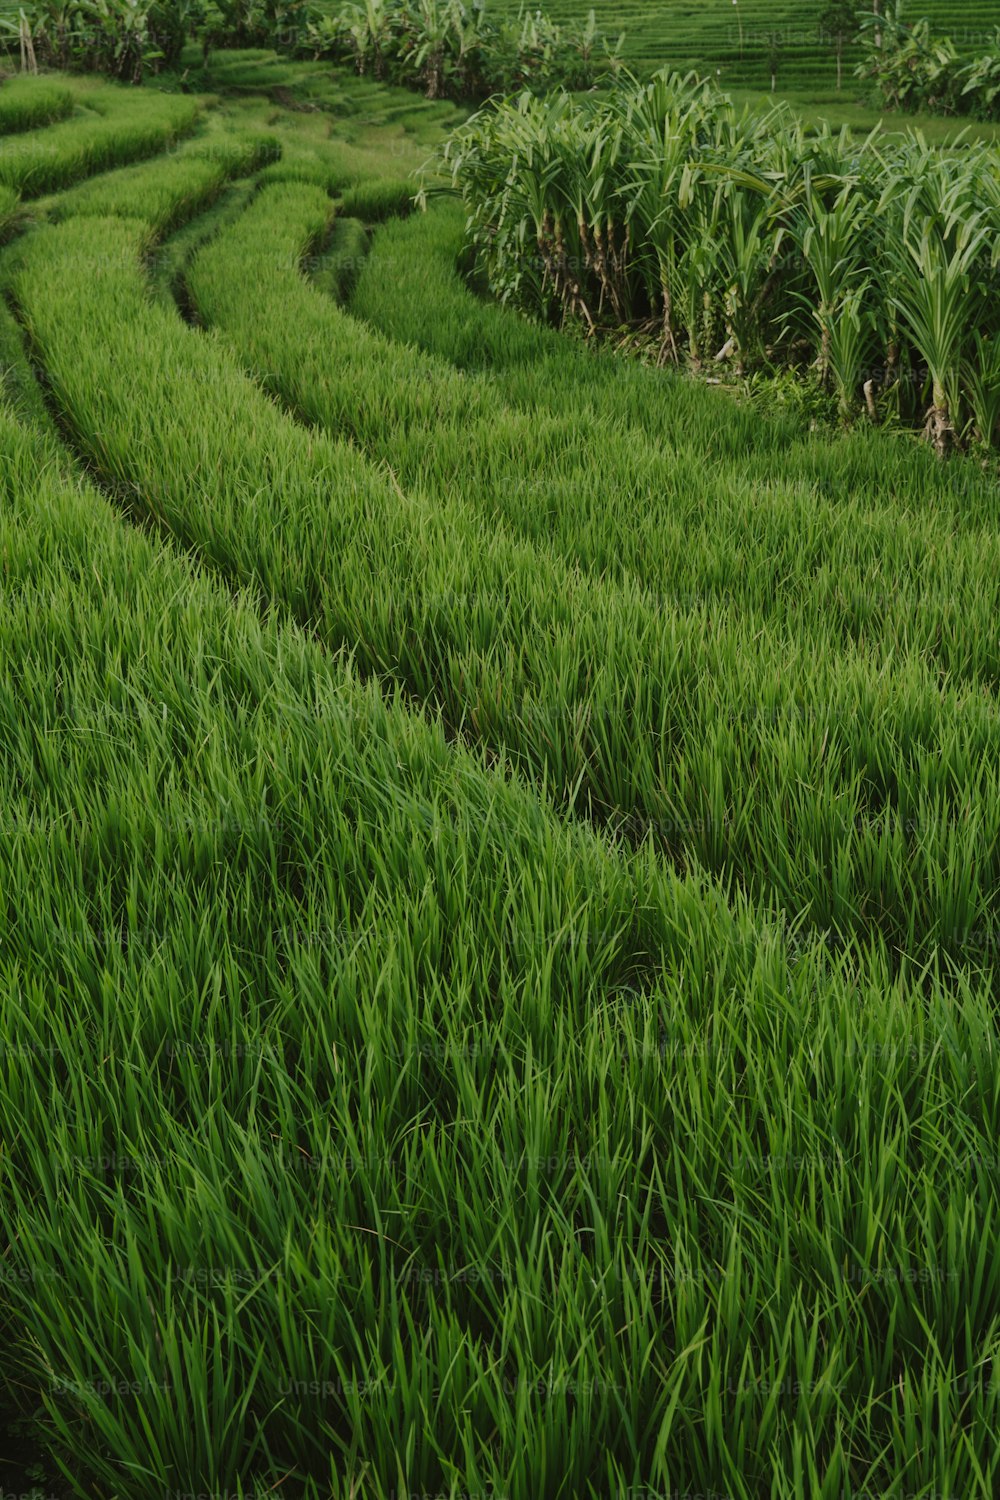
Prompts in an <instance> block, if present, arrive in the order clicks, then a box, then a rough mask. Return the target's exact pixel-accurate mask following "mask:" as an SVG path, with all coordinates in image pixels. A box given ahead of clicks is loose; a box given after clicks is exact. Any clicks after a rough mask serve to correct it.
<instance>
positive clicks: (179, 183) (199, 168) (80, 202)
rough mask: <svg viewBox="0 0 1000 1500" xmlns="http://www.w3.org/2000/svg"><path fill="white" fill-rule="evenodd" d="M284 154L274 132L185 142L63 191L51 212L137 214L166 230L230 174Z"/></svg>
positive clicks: (208, 198) (199, 206) (203, 203)
mask: <svg viewBox="0 0 1000 1500" xmlns="http://www.w3.org/2000/svg"><path fill="white" fill-rule="evenodd" d="M280 153H281V147H280V145H279V144H278V142H277V140H276V139H275V138H274V137H273V136H270V137H269V136H260V135H249V134H247V135H233V136H228V137H227V136H220V137H219V138H218V139H213V140H208V141H203V140H195V141H190V142H185V143H184V145H183V146H181V147H180V148H179V149H178V150H177V151H175V152H171V153H170V154H169V155H167V156H165V157H163V158H162V159H161V160H159V161H156V162H151V163H145V162H144V163H142V164H141V165H139V166H135V167H126V168H124V169H122V170H119V171H115V172H108V173H104V174H102V175H101V176H99V177H94V178H91V179H90V181H88V182H85V183H82V184H81V185H80V186H79V187H76V188H71V189H70V191H69V192H67V193H61V194H60V195H59V196H58V198H56V199H54V200H53V202H52V204H51V206H50V208H49V213H50V216H51V217H52V218H53V219H55V220H60V219H68V218H75V217H79V216H81V215H84V214H92V215H96V216H99V217H106V216H108V215H111V214H114V215H116V216H119V217H122V218H139V219H143V220H144V221H145V222H146V223H148V224H149V225H151V226H152V227H153V228H154V229H155V230H156V231H157V232H158V233H163V232H166V231H167V230H168V229H170V228H173V227H174V226H176V225H178V224H180V223H182V222H186V221H187V220H189V219H191V218H192V217H193V216H194V215H195V214H197V213H199V212H201V211H202V210H203V209H205V208H206V207H207V206H208V205H209V203H211V202H212V200H213V199H214V198H215V197H216V196H217V195H218V193H219V191H220V189H221V188H222V187H223V185H224V184H225V183H226V182H228V181H229V180H230V179H231V178H233V177H244V176H247V175H248V174H250V173H252V172H256V171H257V170H258V169H259V168H260V167H263V166H264V165H265V164H266V163H268V162H271V161H274V160H275V159H276V158H277V157H278V156H279V155H280Z"/></svg>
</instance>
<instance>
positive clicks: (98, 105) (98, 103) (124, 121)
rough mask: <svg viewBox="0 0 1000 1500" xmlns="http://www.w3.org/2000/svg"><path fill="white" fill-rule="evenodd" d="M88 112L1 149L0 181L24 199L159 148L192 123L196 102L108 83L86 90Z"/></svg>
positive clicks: (26, 133) (62, 186) (61, 186)
mask: <svg viewBox="0 0 1000 1500" xmlns="http://www.w3.org/2000/svg"><path fill="white" fill-rule="evenodd" d="M86 100H87V104H88V106H89V107H90V111H91V113H90V116H89V117H87V116H83V117H80V118H76V119H73V120H66V121H65V122H63V123H62V124H58V125H52V126H49V127H48V128H47V129H43V130H31V131H26V132H25V133H24V134H22V135H19V136H17V137H16V138H15V139H13V140H11V141H7V142H5V144H4V146H3V148H2V150H0V185H3V186H6V187H11V188H16V189H18V191H19V192H20V193H21V194H22V195H23V196H24V197H26V198H33V197H38V196H39V195H40V194H42V193H52V192H56V191H58V190H59V189H60V188H64V187H69V186H71V185H72V184H73V183H74V182H76V180H77V179H78V178H80V177H89V176H90V175H91V173H93V172H100V171H104V170H105V169H107V168H109V167H114V166H120V165H122V164H123V163H125V162H130V161H135V160H136V159H137V158H138V157H142V156H150V155H152V154H153V153H154V152H156V151H163V150H165V149H166V147H168V146H169V145H170V144H171V143H172V142H173V141H175V140H177V139H178V138H179V137H180V136H182V135H183V134H185V132H187V131H189V130H191V129H192V128H193V127H194V124H195V121H196V120H197V118H198V114H199V110H200V106H199V104H198V103H197V101H196V100H193V99H189V98H184V97H183V96H181V95H171V94H154V93H141V94H134V93H130V92H129V91H128V90H127V89H113V88H111V87H110V86H109V87H106V88H102V89H95V90H93V91H92V92H90V93H89V94H87V95H86Z"/></svg>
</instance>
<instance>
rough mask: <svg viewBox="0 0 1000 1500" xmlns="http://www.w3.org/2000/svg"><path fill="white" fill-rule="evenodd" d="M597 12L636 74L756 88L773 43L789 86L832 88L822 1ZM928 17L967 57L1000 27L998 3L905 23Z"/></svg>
mask: <svg viewBox="0 0 1000 1500" xmlns="http://www.w3.org/2000/svg"><path fill="white" fill-rule="evenodd" d="M493 4H494V5H495V8H496V9H497V11H498V12H500V13H503V12H505V11H506V12H508V13H510V14H514V15H516V14H517V11H518V8H519V0H493ZM590 8H591V7H590V5H589V4H587V5H583V4H581V3H580V0H550V3H549V4H548V5H547V7H546V13H547V14H549V15H551V16H552V18H553V19H554V20H563V21H567V22H576V21H578V19H579V17H580V15H581V14H582V13H583V12H584V11H586V10H589V9H590ZM864 8H865V7H864V6H860V5H859V6H858V9H864ZM868 8H869V9H870V8H871V7H870V6H869V7H868ZM593 9H594V12H595V14H596V16H597V19H598V20H599V22H600V23H601V25H602V27H603V28H604V30H605V31H606V32H608V33H609V34H610V35H612V36H615V35H617V34H618V33H619V32H621V31H624V32H625V38H626V42H625V57H626V59H627V60H628V62H629V64H630V66H632V67H633V68H635V69H636V70H637V71H639V72H647V71H651V70H652V69H653V68H656V67H662V66H663V65H664V64H665V63H667V64H669V65H670V66H672V67H676V68H679V69H681V70H687V69H689V68H695V69H697V70H698V71H699V72H701V73H711V74H714V73H715V71H716V70H717V69H718V70H719V71H720V72H721V74H722V81H723V83H724V84H725V85H726V86H727V87H729V86H732V87H736V86H738V85H745V86H759V85H761V84H766V83H767V82H768V81H769V79H770V57H771V52H772V49H773V48H774V46H775V45H776V46H777V50H778V57H779V66H778V76H779V80H780V81H781V82H782V84H783V87H784V88H786V89H794V90H796V91H805V90H809V89H810V88H813V87H815V86H817V85H821V86H823V87H828V86H829V85H830V83H831V82H832V81H833V80H834V78H835V75H836V63H835V56H834V48H833V46H832V44H831V43H830V42H829V41H828V40H822V39H821V36H820V17H821V15H822V14H823V11H824V10H825V9H826V4H825V0H703V3H702V4H697V3H693V0H652V3H646V0H593ZM924 16H926V17H927V18H928V19H929V20H930V21H931V23H932V25H933V27H934V29H935V31H937V32H942V33H944V34H946V35H950V36H951V37H952V38H953V39H954V41H955V45H956V46H957V47H958V48H959V50H960V51H962V52H968V53H970V54H974V53H977V52H984V51H985V50H986V49H987V47H988V46H989V44H990V42H991V41H992V39H993V37H994V35H995V33H996V28H997V26H998V25H1000V7H998V6H997V4H996V0H962V3H956V0H908V3H907V4H906V6H905V13H904V19H906V20H907V21H910V22H912V21H915V20H920V19H921V18H922V17H924ZM844 57H845V63H846V64H847V67H848V76H849V74H850V63H851V62H852V61H853V60H854V57H855V53H854V51H853V49H852V48H850V47H848V48H846V49H845V53H844Z"/></svg>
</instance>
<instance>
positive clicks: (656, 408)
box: [350, 199, 998, 535]
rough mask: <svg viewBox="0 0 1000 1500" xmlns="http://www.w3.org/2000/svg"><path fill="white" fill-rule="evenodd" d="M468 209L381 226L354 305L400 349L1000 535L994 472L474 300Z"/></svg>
mask: <svg viewBox="0 0 1000 1500" xmlns="http://www.w3.org/2000/svg"><path fill="white" fill-rule="evenodd" d="M464 222H465V216H464V213H463V211H462V210H461V208H460V207H459V205H458V204H456V203H454V202H453V201H450V200H448V199H444V200H441V199H437V200H435V201H434V202H433V204H432V207H431V210H430V211H429V212H428V213H425V214H414V215H412V216H411V217H409V218H407V219H405V220H394V221H392V222H390V223H388V224H385V225H383V226H380V227H379V229H378V231H377V233H376V234H375V236H374V238H373V241H372V246H371V251H370V254H369V255H368V256H367V257H366V258H365V259H364V260H363V261H362V262H361V263H360V267H359V275H358V278H357V283H356V287H355V289H354V291H353V293H352V296H351V300H350V311H351V313H352V314H353V315H354V316H355V317H357V318H360V319H361V320H362V321H364V322H365V323H367V324H368V325H369V326H370V327H372V328H373V329H376V330H378V331H379V332H381V333H383V334H385V335H386V337H387V338H389V339H390V340H392V341H393V342H394V343H399V344H406V345H412V346H414V347H416V348H418V349H422V350H425V351H426V352H427V353H429V354H434V355H436V356H437V357H438V358H439V359H442V360H445V361H447V362H448V363H449V364H451V365H453V366H454V367H455V368H457V369H459V370H461V371H464V372H465V373H467V374H469V375H481V376H484V377H485V378H486V379H488V380H489V382H490V383H491V385H492V386H493V387H494V388H495V389H496V390H497V392H498V393H499V394H500V396H502V398H503V400H505V401H506V402H508V403H509V404H510V405H513V406H517V407H518V408H521V409H523V410H525V411H529V412H531V411H535V412H537V411H544V412H546V413H551V414H553V415H559V416H562V417H564V418H566V419H570V418H572V417H574V416H576V415H577V414H578V413H584V412H586V413H588V414H589V413H593V414H594V415H597V416H602V417H604V418H605V419H606V420H608V421H609V422H612V423H615V424H618V425H620V426H623V427H625V428H627V429H628V430H630V431H631V432H633V433H641V434H643V435H644V436H645V438H646V439H647V440H648V441H649V442H651V443H653V444H654V445H656V446H657V447H659V448H661V449H664V450H665V451H666V452H667V453H669V454H671V455H673V456H675V457H678V458H691V457H692V456H700V458H701V462H702V466H703V467H704V468H710V469H711V471H712V473H713V475H714V474H715V472H716V469H717V466H718V465H719V464H720V463H727V464H730V465H731V472H730V474H728V475H723V476H720V477H723V478H726V479H729V478H733V479H734V480H736V481H739V480H745V481H747V482H753V483H755V484H758V485H761V486H764V487H768V486H770V485H773V484H774V482H775V481H776V479H779V478H780V479H781V480H785V481H788V482H789V483H794V484H796V485H803V486H809V487H810V489H811V492H812V495H811V498H812V499H813V501H814V502H815V503H816V504H817V505H822V504H823V503H824V502H825V501H830V500H836V502H837V504H838V506H843V505H844V504H850V503H851V502H852V501H853V500H854V499H858V500H860V501H862V502H863V503H864V505H865V506H866V507H867V508H871V509H875V508H877V507H879V506H885V504H886V502H887V500H888V501H889V502H891V504H892V506H893V507H894V508H895V510H896V512H897V513H898V514H899V515H900V517H901V518H902V516H903V515H904V514H905V517H906V521H907V525H912V524H917V525H919V524H920V522H921V520H922V519H924V518H926V517H927V516H928V514H930V515H932V516H933V517H934V518H936V519H939V520H940V521H941V522H942V524H946V525H947V526H949V527H966V526H968V527H974V528H977V529H981V530H982V531H983V532H988V533H989V534H991V535H992V534H993V533H994V532H995V530H996V521H997V516H998V504H997V489H996V484H995V481H994V479H993V476H992V474H990V473H989V472H988V471H981V470H978V469H977V468H976V466H975V465H971V464H964V465H955V466H951V467H949V466H948V465H942V464H939V463H936V462H935V461H934V460H933V458H932V456H931V454H930V453H929V452H928V451H927V449H926V448H922V447H921V446H919V445H917V444H914V443H912V442H908V441H900V440H899V437H898V435H887V434H886V433H883V432H881V431H877V430H876V431H869V430H866V429H865V428H863V427H858V428H854V429H852V430H851V431H849V432H847V433H837V434H834V435H826V434H824V433H822V432H820V433H814V432H811V431H808V432H807V431H804V430H803V422H802V420H801V418H798V419H797V418H796V417H795V415H794V412H790V413H788V414H786V415H782V414H781V413H780V409H779V410H778V411H777V412H775V411H770V412H768V413H767V414H766V415H764V414H762V412H761V411H760V409H759V408H758V407H756V406H754V405H751V403H749V402H747V401H734V400H733V399H732V398H730V397H729V396H727V395H725V394H724V393H721V392H716V391H713V390H712V389H711V388H709V389H706V388H705V386H704V385H702V384H701V383H699V382H697V381H689V380H675V379H671V378H666V377H665V375H664V372H663V371H662V370H659V369H655V368H651V367H650V366H649V365H647V364H644V363H642V362H640V361H638V360H632V359H629V360H622V359H620V358H617V357H613V356H612V355H609V354H605V353H603V352H598V353H596V354H595V353H594V352H593V351H592V349H591V348H590V347H589V346H586V345H584V346H581V345H580V344H579V343H577V342H576V341H574V340H570V339H568V338H567V336H566V335H565V334H563V333H560V332H557V331H556V330H555V329H553V328H548V327H545V326H543V325H540V324H538V323H535V322H532V321H530V320H529V319H527V318H524V317H519V316H516V315H514V316H512V315H511V311H510V310H509V309H507V308H505V307H503V306H502V305H500V304H498V303H496V302H494V301H491V300H488V299H485V298H481V297H478V296H476V295H475V293H474V292H473V291H472V290H471V289H470V287H469V285H468V283H467V282H466V281H465V280H464V278H463V277H462V275H461V274H460V272H459V269H458V263H459V260H460V258H461V256H462V252H463V241H464V235H463V226H464Z"/></svg>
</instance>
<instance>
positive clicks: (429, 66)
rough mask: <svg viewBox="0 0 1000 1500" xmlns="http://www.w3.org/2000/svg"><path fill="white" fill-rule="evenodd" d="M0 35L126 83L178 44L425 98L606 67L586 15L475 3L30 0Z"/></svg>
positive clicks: (610, 62)
mask: <svg viewBox="0 0 1000 1500" xmlns="http://www.w3.org/2000/svg"><path fill="white" fill-rule="evenodd" d="M7 29H8V32H15V33H16V35H17V36H18V38H19V39H20V44H21V56H22V62H23V63H24V64H25V65H26V66H30V67H37V66H38V65H50V66H54V67H59V68H80V69H85V70H87V71H93V72H102V73H106V74H108V75H109V76H110V77H113V78H116V79H121V80H123V81H125V82H131V83H138V82H141V80H142V78H143V76H144V74H146V73H150V72H152V73H156V72H160V71H162V70H163V69H165V68H172V67H175V66H176V65H177V63H178V61H179V59H180V56H181V52H182V50H183V47H184V44H185V42H186V41H187V40H189V39H191V38H194V37H200V38H201V39H202V41H203V43H204V46H205V47H206V48H208V47H237V48H245V47H258V46H276V47H280V48H283V49H286V50H288V51H290V52H292V53H307V54H309V55H311V56H312V57H314V58H319V57H325V58H331V59H333V60H335V61H338V62H343V63H348V64H350V65H351V66H352V67H355V68H356V69H357V71H358V72H359V73H362V74H365V73H366V74H369V75H370V76H371V77H373V78H375V79H378V80H390V81H393V82H396V83H401V84H404V85H406V86H410V87H415V88H419V89H421V90H422V91H423V92H424V93H426V95H427V97H428V98H431V99H438V98H443V97H445V96H452V97H456V98H462V99H469V98H485V97H486V96H487V95H489V94H491V93H493V92H495V91H500V92H506V91H509V90H511V89H515V88H522V87H532V88H539V89H541V88H546V87H549V86H552V85H556V84H559V85H563V86H565V87H566V88H571V89H583V88H587V87H590V86H591V85H592V84H593V83H594V82H595V81H596V80H597V79H598V78H600V77H601V76H602V75H603V74H605V73H607V72H608V71H609V70H610V71H613V72H616V71H617V70H618V67H619V62H620V51H621V45H622V38H619V39H618V41H617V42H616V43H614V44H613V45H612V44H611V43H610V42H609V41H608V39H607V38H606V37H605V35H604V33H603V32H602V31H601V29H600V28H599V27H598V25H597V23H596V21H595V19H594V12H593V11H591V12H590V14H589V16H588V17H587V19H586V20H585V21H584V22H583V24H582V25H580V26H576V27H574V26H562V25H556V24H555V23H554V22H552V21H550V20H549V19H548V18H547V17H546V16H545V15H543V14H542V12H541V11H534V12H531V13H530V14H525V15H520V16H518V17H517V18H516V20H512V19H504V20H500V21H494V20H493V19H492V18H491V17H490V16H488V15H487V13H486V6H485V0H363V3H361V4H343V3H341V4H340V5H339V8H337V9H334V10H332V11H331V10H330V9H328V8H327V7H325V6H316V5H313V4H311V3H310V0H34V3H33V4H32V5H31V6H29V8H28V9H27V10H25V11H22V12H21V17H20V20H19V22H18V23H17V24H16V26H12V25H11V23H9V22H8V23H7Z"/></svg>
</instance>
